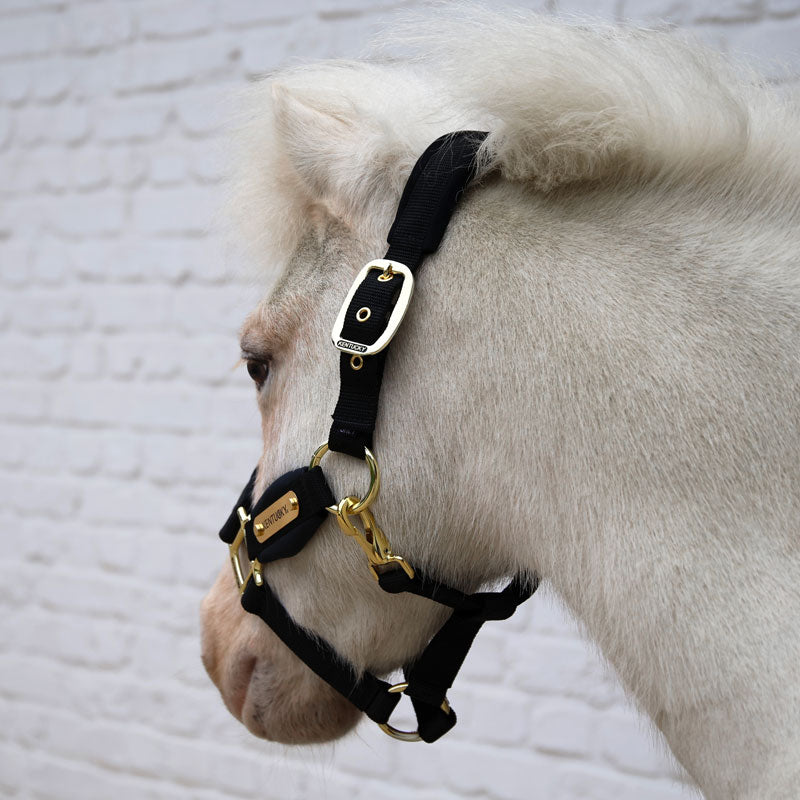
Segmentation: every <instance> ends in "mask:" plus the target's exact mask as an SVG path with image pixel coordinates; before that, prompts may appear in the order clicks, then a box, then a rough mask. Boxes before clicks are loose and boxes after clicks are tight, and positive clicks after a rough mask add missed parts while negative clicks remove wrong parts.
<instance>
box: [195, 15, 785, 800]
mask: <svg viewBox="0 0 800 800" xmlns="http://www.w3.org/2000/svg"><path fill="white" fill-rule="evenodd" d="M414 48H416V52H418V53H421V54H422V55H421V56H419V57H418V58H416V59H412V60H405V59H404V58H401V59H399V60H398V58H397V56H399V55H404V54H406V53H408V52H409V51H411V50H412V49H414ZM388 55H389V56H390V57H389V58H384V59H383V60H376V61H372V62H358V63H351V62H346V63H343V62H330V63H322V64H318V65H315V66H309V67H303V68H300V69H295V70H292V71H287V72H284V73H282V74H278V75H276V76H274V77H273V78H272V79H271V80H270V81H268V82H265V83H263V84H260V85H259V86H257V87H256V88H255V90H254V104H253V113H252V119H251V121H250V122H249V124H248V126H247V130H246V134H245V137H244V146H243V153H244V158H243V169H242V170H241V175H240V180H239V182H238V184H237V187H238V188H237V192H236V193H235V196H234V202H235V204H236V207H237V211H238V212H239V213H240V214H241V216H242V218H243V224H244V226H245V228H246V229H247V232H248V235H249V241H250V242H251V243H252V246H253V248H254V251H255V252H256V253H257V254H258V255H259V257H262V258H264V259H265V260H266V261H267V263H268V264H269V268H270V270H276V269H277V270H279V271H280V279H279V281H278V283H277V285H276V286H275V288H274V289H273V290H272V292H271V294H270V295H269V297H268V298H267V299H266V300H265V301H264V302H263V303H262V304H261V305H260V306H259V307H258V308H257V309H256V310H255V311H254V312H253V313H252V314H251V315H250V317H249V318H248V320H247V322H246V323H245V325H244V329H243V332H242V350H243V354H244V357H245V358H246V359H247V360H248V362H249V366H250V370H251V373H252V374H253V375H254V376H255V377H256V380H257V385H258V386H259V388H258V403H259V406H260V409H261V413H262V415H263V434H264V454H263V457H262V459H261V461H260V465H259V467H260V468H259V475H258V480H257V484H256V493H260V492H261V491H263V489H264V488H265V486H266V485H267V484H268V483H270V482H271V481H272V480H273V479H274V478H275V477H277V476H278V475H279V474H281V473H283V472H284V471H286V470H288V469H291V468H294V467H297V466H301V465H303V464H306V463H307V462H308V461H309V458H310V454H311V453H312V451H313V450H314V448H315V447H316V446H317V445H318V444H319V443H320V441H323V440H324V438H325V434H326V432H327V428H328V426H329V414H330V412H331V411H332V409H333V405H334V402H335V398H336V396H337V388H338V356H337V354H336V351H335V350H334V349H333V348H332V347H331V344H330V339H329V331H330V327H331V324H332V321H333V319H334V318H335V316H336V312H337V310H338V308H339V306H340V304H341V302H342V300H343V298H344V295H345V293H346V291H347V289H348V288H349V286H350V284H351V283H352V281H353V278H354V276H355V274H356V272H357V271H358V270H359V269H360V267H361V266H363V264H365V263H366V262H367V261H368V260H369V259H371V258H374V257H381V256H382V255H383V253H384V251H385V237H386V233H387V231H388V228H389V225H390V224H391V221H392V219H393V216H394V213H395V209H396V205H397V202H398V199H399V195H400V192H401V190H402V187H403V185H404V182H405V179H406V178H407V176H408V174H409V171H410V169H411V167H412V165H413V163H414V162H415V160H416V158H417V157H418V156H419V155H420V154H421V153H422V151H423V150H424V149H425V148H426V146H427V145H428V144H429V143H430V142H431V141H433V140H434V139H435V138H436V137H437V136H439V135H441V134H443V133H446V132H449V131H453V130H458V129H464V128H471V129H478V130H481V129H482V130H488V131H489V132H490V135H489V137H488V139H487V140H486V142H485V145H484V147H483V149H482V151H481V168H480V176H479V181H478V184H477V185H475V186H473V188H471V189H470V190H469V191H468V192H467V193H466V195H465V197H464V199H463V200H462V201H461V204H460V206H459V208H458V209H457V211H456V214H455V216H454V218H453V220H452V222H451V223H450V226H449V228H448V231H447V234H446V236H445V239H444V241H443V243H442V246H441V248H440V249H439V251H438V252H437V253H436V254H435V255H434V256H432V257H430V258H429V259H428V260H427V261H426V263H425V265H424V267H423V268H422V270H421V272H420V273H419V280H418V289H417V293H416V296H415V299H414V301H413V303H412V307H411V310H410V311H409V315H408V317H407V318H406V320H405V322H404V323H403V326H402V328H401V330H400V333H399V335H398V337H397V338H396V339H395V342H394V344H393V352H392V355H391V357H390V359H389V361H388V363H387V369H386V376H385V380H384V385H383V393H382V398H381V412H380V414H379V417H378V427H377V430H376V436H375V452H376V455H377V457H378V460H379V462H380V464H381V467H382V470H383V474H384V484H383V488H382V490H381V495H380V498H379V500H378V501H377V503H376V515H377V516H378V518H379V520H380V522H381V525H382V527H383V528H384V530H385V531H386V532H387V534H388V536H389V538H390V540H391V543H392V545H393V549H394V551H395V552H397V553H400V554H401V555H403V556H405V557H406V558H407V559H409V560H410V561H411V563H412V564H414V565H419V566H420V567H422V568H423V569H424V570H425V571H426V573H429V574H431V575H434V576H436V577H437V578H439V579H440V580H442V581H443V582H446V583H449V584H451V585H455V586H460V587H462V588H465V589H472V588H474V587H476V586H478V585H480V584H482V583H484V582H487V581H492V580H496V579H498V578H499V577H501V576H507V575H511V574H514V573H517V572H520V571H523V572H528V573H531V572H536V573H537V574H539V575H540V576H542V578H543V579H545V580H547V581H548V582H549V583H550V585H551V586H552V588H553V589H554V590H555V591H556V592H557V593H558V594H559V595H560V596H561V597H562V598H563V599H564V601H565V602H566V603H567V605H568V606H569V607H570V609H571V610H572V612H573V613H574V614H575V616H576V617H577V618H578V619H579V620H580V621H581V622H582V624H583V625H584V626H585V629H586V631H587V632H588V634H589V635H590V636H591V637H592V638H593V639H594V641H595V642H597V644H598V645H599V647H600V648H601V649H602V652H603V653H604V654H605V657H606V658H607V659H608V660H609V661H610V662H611V664H613V666H614V668H615V669H616V672H617V674H618V675H619V677H620V679H621V681H622V682H623V684H624V685H625V687H626V689H627V690H628V691H629V692H630V694H631V695H632V697H633V698H634V699H635V700H636V702H637V703H638V705H639V706H640V707H641V708H642V709H643V710H644V711H646V712H647V713H648V714H649V715H650V716H651V717H652V719H653V720H654V721H655V723H656V725H657V726H658V727H659V728H660V729H661V731H663V733H664V735H665V737H666V739H667V741H668V742H669V744H670V747H671V748H672V750H673V752H674V754H675V756H676V757H677V758H678V760H679V761H680V762H681V764H683V766H684V767H685V768H686V770H687V771H688V772H689V773H690V774H691V776H692V777H693V778H694V780H695V781H696V782H697V784H698V786H699V787H700V788H701V789H702V791H703V792H704V793H705V795H706V797H707V798H708V800H730V799H731V798H751V799H752V800H767V799H768V798H770V799H771V798H790V797H791V798H797V797H800V403H799V402H798V397H800V263H799V262H800V119H799V118H798V116H799V115H798V112H797V109H796V107H792V106H790V105H789V104H788V103H786V102H782V101H781V99H780V97H779V96H777V95H776V93H775V92H774V91H772V90H770V89H769V88H768V87H765V86H764V85H763V84H761V83H759V82H758V81H756V80H755V79H754V78H753V77H752V76H750V75H749V74H742V71H741V70H737V69H735V68H733V67H731V66H730V65H729V64H728V63H726V61H725V60H724V59H723V58H722V57H721V56H719V55H717V54H715V53H712V52H709V51H707V50H705V49H702V48H700V47H698V46H697V45H694V44H686V43H683V42H681V41H679V40H678V39H677V38H675V37H673V36H670V35H667V34H664V33H654V32H651V31H640V30H630V29H619V28H613V29H612V28H607V29H586V28H582V27H575V26H570V25H567V24H564V23H562V22H557V21H554V20H552V19H547V18H540V17H536V16H521V15H520V16H510V15H497V14H495V13H491V12H484V11H475V10H473V11H467V12H462V13H459V14H458V15H456V16H453V15H452V14H450V15H446V16H444V17H440V18H438V19H435V20H433V21H429V22H428V23H427V24H426V26H424V29H421V32H418V33H416V34H415V33H413V32H412V34H411V35H409V34H408V32H406V34H404V38H403V39H402V40H399V41H398V42H397V44H396V45H395V46H394V47H393V48H392V49H391V50H390V52H389V53H388ZM267 367H268V375H267ZM326 471H327V475H328V477H329V479H330V481H331V485H332V488H333V490H334V493H335V494H336V495H337V497H344V496H345V495H346V494H348V493H351V492H354V491H355V493H358V492H359V490H361V491H363V488H364V484H365V483H366V478H365V469H364V466H363V464H360V463H357V462H356V461H355V460H354V459H351V458H348V457H346V456H337V455H329V456H327V457H326ZM242 477H243V478H244V477H245V476H244V474H243V476H242ZM266 577H267V579H268V580H269V582H270V584H271V585H272V586H273V588H274V590H275V592H276V593H277V595H278V596H279V597H280V598H281V600H282V602H283V603H284V604H285V606H286V608H287V609H288V611H289V612H290V613H291V615H292V617H293V618H294V619H295V620H296V621H297V622H298V623H299V624H301V625H302V626H304V627H306V628H307V629H309V630H310V631H312V632H315V633H317V634H319V635H320V636H322V637H324V638H325V639H327V640H328V641H329V642H330V643H331V644H333V645H334V646H335V648H336V649H337V650H338V651H339V652H340V653H341V654H342V655H343V656H344V657H345V658H347V659H348V660H350V661H351V662H352V663H353V664H355V665H356V666H357V667H359V668H369V669H371V670H373V671H375V672H377V673H382V672H388V671H390V670H392V669H395V668H397V667H398V666H399V665H401V664H403V663H407V662H408V661H410V660H412V659H413V657H414V656H415V655H416V654H417V653H419V652H420V651H421V650H422V648H423V647H424V645H425V643H426V642H427V641H428V639H429V637H430V636H431V635H432V632H433V631H435V630H436V629H437V627H438V626H439V625H440V624H441V623H442V621H443V613H444V612H443V611H442V610H441V607H439V606H437V605H436V604H434V603H431V602H429V601H427V600H424V599H420V598H415V597H407V596H390V595H387V594H385V593H383V592H381V591H380V589H379V588H378V586H377V584H376V583H375V581H374V580H372V578H371V577H370V575H369V573H368V571H367V569H366V568H365V563H364V560H363V554H362V552H361V550H360V549H359V548H358V547H356V546H355V545H354V544H353V542H351V541H349V540H347V539H346V538H345V537H344V536H342V534H341V533H340V531H339V530H338V528H337V527H336V525H335V523H334V520H333V519H331V520H329V521H327V522H326V523H325V524H324V525H323V527H322V528H321V529H320V531H318V533H317V534H316V536H315V537H314V539H313V541H312V542H311V544H310V545H309V546H308V547H306V548H305V549H304V550H303V551H302V552H301V553H300V554H299V555H298V556H296V557H294V558H291V559H287V560H285V561H281V562H276V563H274V564H270V565H269V566H268V568H267V569H266ZM203 618H204V653H203V657H204V661H205V664H206V667H207V669H208V671H209V673H210V675H211V676H212V678H213V679H214V681H215V682H216V684H217V685H218V687H219V688H220V691H221V693H222V696H223V698H224V700H225V702H226V704H227V705H228V707H229V708H230V709H231V711H232V712H233V713H234V714H235V715H236V716H237V717H238V718H240V719H241V720H242V721H243V722H244V723H245V724H246V725H247V727H248V728H249V729H250V730H251V731H252V732H253V733H255V734H256V735H259V736H264V737H267V738H271V739H277V740H281V741H285V742H303V741H321V740H325V739H330V738H334V737H337V736H340V735H342V734H343V733H345V732H346V731H347V730H349V729H350V728H351V727H352V726H353V725H354V724H355V722H356V720H357V717H358V714H357V712H356V711H355V709H354V708H352V707H351V706H350V705H349V703H348V702H347V701H346V700H344V699H343V698H341V697H339V696H338V695H337V694H336V693H335V692H333V690H331V689H329V688H328V687H327V685H326V684H324V683H322V682H321V681H320V680H319V679H318V678H317V677H316V676H315V675H314V674H313V673H311V671H310V670H309V669H308V668H307V667H305V665H303V664H302V663H301V662H300V661H299V660H298V659H297V658H296V657H295V656H294V655H292V654H291V653H290V652H289V651H288V650H287V649H286V648H285V646H284V645H283V644H282V643H281V642H280V641H278V639H277V638H276V637H275V636H274V635H273V634H272V633H271V631H270V630H269V629H268V628H267V627H266V625H264V624H263V622H262V621H261V620H259V619H258V618H256V617H254V616H250V615H248V614H246V613H245V612H244V611H243V610H242V609H241V608H240V606H239V602H238V593H237V591H236V588H235V586H234V583H233V579H232V577H231V576H230V570H229V567H228V566H227V565H226V566H225V567H224V568H223V570H222V573H221V574H220V577H219V579H218V580H217V582H216V583H215V585H214V587H213V588H212V589H211V592H210V593H209V595H208V597H207V598H206V600H205V602H204V607H203ZM519 658H520V659H524V658H525V654H524V653H520V654H519Z"/></svg>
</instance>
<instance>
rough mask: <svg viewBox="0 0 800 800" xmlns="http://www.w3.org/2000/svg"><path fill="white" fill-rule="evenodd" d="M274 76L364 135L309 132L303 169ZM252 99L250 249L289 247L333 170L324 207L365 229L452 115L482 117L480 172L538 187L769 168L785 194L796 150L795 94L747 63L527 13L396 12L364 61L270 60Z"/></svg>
mask: <svg viewBox="0 0 800 800" xmlns="http://www.w3.org/2000/svg"><path fill="white" fill-rule="evenodd" d="M276 87H278V90H280V91H287V92H289V93H294V94H295V95H297V96H299V97H301V98H302V102H304V103H306V104H307V105H308V106H309V107H313V108H316V109H317V110H318V111H320V112H321V113H323V114H326V115H330V116H331V117H333V118H335V119H337V120H339V121H341V122H343V123H344V124H345V125H349V126H352V127H353V128H357V129H358V130H359V137H357V140H356V141H354V142H351V143H350V144H349V145H348V143H346V142H344V143H343V144H342V146H341V147H340V148H339V149H338V150H337V147H336V143H335V142H328V143H327V146H326V147H325V148H324V149H320V148H315V147H313V146H311V147H308V146H307V143H306V150H303V151H302V155H301V160H302V161H303V164H302V168H301V169H298V168H297V164H296V163H295V164H293V163H292V162H293V160H294V161H296V160H297V155H296V154H295V156H294V158H293V157H292V155H291V153H290V152H289V151H290V150H291V147H288V148H287V142H286V141H285V139H286V132H285V131H284V132H283V133H282V132H281V131H280V130H279V128H280V125H277V126H276V120H275V115H276V110H275V108H276V102H275V93H276ZM249 107H250V109H251V111H250V122H249V123H248V124H246V125H245V126H244V129H243V130H244V135H243V137H242V139H241V141H242V146H241V147H240V155H241V156H243V158H242V161H241V165H242V166H241V168H240V169H239V170H238V180H237V181H236V182H235V187H234V192H233V205H234V206H235V207H236V209H237V215H238V216H239V217H240V219H241V220H242V221H243V222H244V227H245V235H246V237H247V239H248V240H250V242H251V243H252V245H253V247H254V249H255V250H256V251H257V252H260V254H261V256H263V254H264V252H266V251H267V249H269V250H271V251H272V252H273V253H274V252H275V251H276V250H277V251H279V252H282V253H283V254H286V253H287V252H288V251H289V250H291V249H292V247H293V246H295V245H296V244H297V241H298V237H299V236H300V235H301V233H302V228H303V226H304V225H305V226H306V229H307V224H308V218H309V215H311V216H312V217H313V216H314V214H315V211H314V209H317V211H318V210H319V208H318V206H319V204H318V203H317V202H315V197H314V195H315V187H312V186H309V183H312V184H314V183H315V181H314V180H312V181H309V179H308V175H309V174H310V175H312V176H313V177H316V175H317V173H321V172H325V171H327V172H328V177H329V178H330V181H329V184H330V185H331V186H333V187H335V192H336V193H338V195H339V200H341V202H340V203H339V204H338V205H337V210H336V212H335V213H334V216H335V217H338V218H340V219H343V220H344V221H345V222H347V223H349V222H353V220H354V219H355V218H359V219H360V221H361V222H362V224H366V225H367V228H369V219H368V218H367V217H368V216H369V214H368V211H367V210H368V209H371V210H372V211H373V212H374V211H375V209H382V208H384V207H387V208H390V207H393V205H394V204H395V203H396V201H397V199H398V197H399V193H400V191H401V189H402V185H403V183H404V181H405V178H406V177H407V175H408V173H409V171H410V169H411V167H412V165H413V163H414V160H415V158H416V157H417V155H418V154H419V153H420V152H421V151H422V150H423V149H424V148H425V147H426V146H427V144H429V143H430V141H432V140H433V139H434V138H435V137H436V136H439V135H441V134H442V133H445V132H447V131H449V130H453V129H456V128H465V127H472V128H476V129H483V130H489V131H490V135H489V137H488V138H487V140H486V142H485V144H484V146H483V148H482V150H481V153H480V155H479V158H480V162H481V169H482V170H485V171H489V170H496V171H498V172H499V173H500V174H501V175H502V176H503V177H504V178H505V179H507V180H511V181H518V182H526V183H528V184H530V185H531V187H532V188H533V189H535V190H537V191H540V192H550V191H553V190H554V189H556V188H558V187H561V186H564V185H566V184H576V183H580V182H604V183H616V182H620V181H634V182H639V181H656V180H660V181H674V180H682V179H686V178H687V177H690V178H691V179H692V180H698V179H703V178H705V177H709V176H712V175H714V174H716V175H720V174H723V175H725V176H727V178H733V179H734V180H736V179H737V176H738V177H739V179H741V180H745V181H746V180H747V179H748V178H749V179H750V180H751V182H752V181H753V180H755V181H757V182H759V183H761V182H766V183H769V182H774V180H775V179H777V176H779V178H780V180H781V181H782V182H783V183H784V184H786V185H787V191H788V187H789V183H791V189H792V191H796V178H797V175H796V172H797V164H798V163H799V162H800V137H799V136H798V130H800V126H798V122H800V120H799V119H798V117H800V114H798V106H797V105H794V104H791V103H790V102H788V100H787V98H786V97H785V96H784V95H781V94H780V93H779V92H778V91H777V90H776V89H775V88H773V87H770V86H767V85H766V84H765V83H764V81H763V80H761V79H760V78H758V77H757V76H756V75H755V74H754V73H753V72H752V71H751V70H749V69H748V68H746V67H744V66H743V65H741V64H733V63H731V62H730V61H729V60H728V59H726V57H724V56H723V55H721V54H720V53H717V52H716V51H713V50H711V49H709V48H707V47H704V46H702V45H700V44H699V43H697V42H695V41H688V40H686V39H683V38H680V37H679V36H678V35H676V34H675V33H674V32H666V31H655V30H645V29H637V28H633V27H620V26H610V25H603V24H597V23H594V22H592V24H591V27H588V26H585V25H580V24H576V23H575V22H569V21H565V20H563V19H561V20H559V19H555V18H552V17H546V16H541V15H538V14H535V13H531V12H522V11H514V12H508V11H504V12H497V11H490V10H487V9H484V8H480V7H471V6H468V7H466V8H463V7H462V8H456V9H454V8H452V7H450V8H444V9H440V10H439V11H438V12H435V13H433V14H431V13H430V12H427V13H425V14H424V16H418V17H416V18H413V17H412V18H409V19H406V20H405V21H403V22H401V23H400V24H396V25H393V26H392V28H391V30H390V31H387V32H386V33H385V34H384V36H383V38H382V39H381V40H379V41H378V43H377V47H376V49H374V50H373V52H372V54H371V56H370V57H369V58H368V59H367V60H365V61H357V62H346V61H327V62H321V63H316V64H313V65H309V66H301V67H296V68H293V69H289V70H284V71H282V72H278V73H276V74H274V75H272V76H271V78H270V80H269V81H268V82H266V83H265V84H261V85H258V86H256V87H255V88H254V89H253V90H251V94H250V98H249ZM304 127H308V126H304ZM300 135H301V136H309V135H311V136H313V132H311V131H307V130H303V131H301V132H300ZM321 135H323V136H324V135H325V134H324V133H321ZM289 144H290V143H289ZM315 158H317V160H318V162H319V163H317V164H314V163H313V161H314V159H315ZM254 165H255V166H254ZM315 168H316V169H317V172H314V169H315ZM787 176H788V177H787ZM317 185H318V184H317ZM773 191H774V183H773ZM317 199H318V198H317ZM329 205H331V204H330V203H329ZM333 205H336V204H335V203H334V204H333ZM287 209H291V212H292V213H287ZM375 217H376V215H375V214H374V213H373V218H375ZM270 220H276V221H278V220H279V224H277V222H276V224H274V225H273V224H270ZM381 224H385V220H382V221H381ZM379 229H380V228H378V227H376V231H377V230H379ZM267 240H269V242H268V241H267Z"/></svg>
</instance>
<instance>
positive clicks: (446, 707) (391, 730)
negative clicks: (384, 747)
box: [378, 683, 450, 742]
mask: <svg viewBox="0 0 800 800" xmlns="http://www.w3.org/2000/svg"><path fill="white" fill-rule="evenodd" d="M406 689H408V683H396V684H395V685H394V686H391V687H389V688H388V689H387V690H386V691H387V692H389V693H390V694H397V693H398V692H404V691H405V690H406ZM440 708H441V709H442V711H444V713H445V714H449V713H450V703H448V702H447V698H446V697H445V699H444V700H442V705H441V706H440ZM378 727H379V728H380V729H381V730H382V731H383V732H384V733H385V734H388V735H389V736H391V737H392V738H393V739H399V740H400V741H401V742H421V741H422V737H421V736H420V735H419V731H401V730H400V729H398V728H395V727H394V726H393V725H390V724H389V723H388V722H379V723H378Z"/></svg>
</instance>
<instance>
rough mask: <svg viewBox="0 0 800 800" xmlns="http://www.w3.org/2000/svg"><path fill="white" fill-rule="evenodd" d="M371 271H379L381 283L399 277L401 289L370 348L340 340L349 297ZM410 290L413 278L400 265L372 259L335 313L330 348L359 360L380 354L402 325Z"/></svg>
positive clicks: (412, 288) (403, 265) (351, 296)
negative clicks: (385, 321) (384, 323)
mask: <svg viewBox="0 0 800 800" xmlns="http://www.w3.org/2000/svg"><path fill="white" fill-rule="evenodd" d="M374 269H379V270H380V271H381V278H382V279H383V280H384V281H387V280H391V279H392V278H393V277H394V276H395V275H402V276H403V285H402V286H401V287H400V295H399V296H398V298H397V302H396V303H395V304H394V308H392V312H391V314H390V315H389V321H388V322H387V323H386V328H385V330H384V331H383V333H382V334H381V335H380V336H379V337H378V338H377V339H376V340H375V342H374V343H373V344H364V343H363V342H353V341H351V340H350V339H342V328H344V318H345V317H346V316H347V309H348V308H350V301H351V300H352V299H353V295H355V293H356V291H357V290H358V287H359V286H361V284H362V283H363V281H364V278H366V277H367V274H368V273H369V272H370V271H371V270H374ZM413 290H414V275H413V273H412V272H411V270H410V269H409V268H408V267H407V266H406V265H405V264H401V263H400V262H399V261H387V260H386V259H385V258H376V259H374V260H373V261H370V262H369V264H367V265H366V266H365V267H364V268H363V269H362V270H361V271H360V272H359V273H358V275H356V279H355V281H354V282H353V285H352V286H351V287H350V291H349V292H348V293H347V297H345V299H344V303H342V307H341V308H340V309H339V313H338V315H337V316H336V322H334V323H333V330H332V331H331V341H332V342H333V346H334V347H335V348H336V349H337V350H341V351H342V352H345V353H357V354H358V355H360V356H371V355H374V354H375V353H380V351H381V350H383V349H384V348H385V347H386V345H388V344H389V342H391V341H392V338H393V337H394V335H395V333H397V329H398V328H399V327H400V323H401V322H402V321H403V317H404V316H405V314H406V311H407V310H408V304H409V303H410V302H411V293H412V292H413ZM367 318H368V317H365V318H364V319H367Z"/></svg>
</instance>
